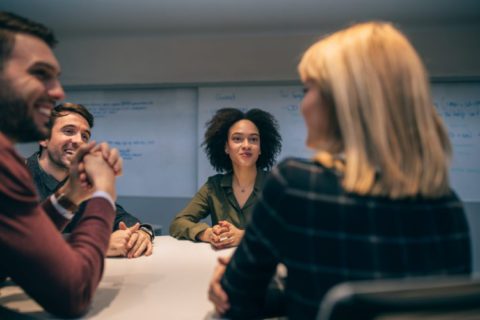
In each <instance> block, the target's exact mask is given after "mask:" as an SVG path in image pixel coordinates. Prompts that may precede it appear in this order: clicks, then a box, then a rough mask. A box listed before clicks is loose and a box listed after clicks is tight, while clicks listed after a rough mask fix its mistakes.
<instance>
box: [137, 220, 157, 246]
mask: <svg viewBox="0 0 480 320" xmlns="http://www.w3.org/2000/svg"><path fill="white" fill-rule="evenodd" d="M138 231H143V232H144V233H146V234H147V235H148V236H149V237H150V242H153V239H155V233H154V232H153V228H152V226H151V225H149V224H141V225H140V229H138Z"/></svg>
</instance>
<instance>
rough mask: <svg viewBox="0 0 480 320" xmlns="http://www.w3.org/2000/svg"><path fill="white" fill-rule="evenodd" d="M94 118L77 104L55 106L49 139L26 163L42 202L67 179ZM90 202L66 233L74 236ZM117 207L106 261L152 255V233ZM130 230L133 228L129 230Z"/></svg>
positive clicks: (77, 215)
mask: <svg viewBox="0 0 480 320" xmlns="http://www.w3.org/2000/svg"><path fill="white" fill-rule="evenodd" d="M93 123H94V118H93V115H92V114H91V113H90V112H89V111H88V109H87V108H86V107H85V106H83V105H81V104H76V103H70V102H64V103H62V104H59V105H58V106H56V107H55V108H54V109H53V111H52V115H51V118H50V128H51V130H50V135H49V137H48V139H46V140H42V141H40V150H39V152H36V153H34V154H33V155H32V156H30V157H29V158H28V159H27V167H28V169H29V170H30V172H31V173H32V176H33V181H34V182H35V186H36V187H37V190H38V193H39V194H40V198H41V199H46V198H47V197H48V196H50V195H51V194H52V193H54V192H55V190H56V189H57V188H58V187H59V186H60V185H62V184H63V181H64V180H65V178H66V177H67V176H68V170H69V168H70V163H71V160H72V158H73V156H74V154H75V152H76V150H77V149H78V148H79V147H80V146H82V145H84V144H86V143H88V141H89V140H90V136H91V129H92V128H93ZM87 204H88V202H84V203H82V204H81V206H80V209H79V210H78V212H76V213H75V216H74V218H73V219H72V221H71V222H70V223H69V224H68V226H67V227H66V228H65V229H64V230H63V232H64V233H71V232H72V230H73V229H75V227H76V226H77V224H78V222H79V221H80V219H81V218H82V216H83V212H84V210H85V207H86V205H87ZM115 205H116V212H117V215H116V217H115V223H114V229H113V233H112V234H111V236H110V243H109V245H108V250H107V257H115V256H125V257H128V258H137V257H140V256H141V255H142V254H143V255H145V256H149V255H151V254H152V250H153V246H152V240H153V238H154V233H153V229H152V227H151V226H150V225H148V224H142V225H140V221H139V220H138V219H137V218H136V217H134V216H132V215H130V214H129V213H128V212H127V211H125V209H123V207H122V206H120V205H118V204H115ZM127 226H130V227H127Z"/></svg>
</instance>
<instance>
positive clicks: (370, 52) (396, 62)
mask: <svg viewBox="0 0 480 320" xmlns="http://www.w3.org/2000/svg"><path fill="white" fill-rule="evenodd" d="M298 71H299V74H300V77H301V79H302V81H303V82H306V81H313V82H314V83H316V84H317V85H318V89H319V92H320V96H321V99H322V101H324V102H325V103H326V105H327V108H329V109H330V112H329V113H330V114H334V115H335V116H334V118H335V120H334V121H336V122H337V123H335V124H333V125H332V127H333V128H338V133H336V132H331V133H330V134H329V135H328V137H326V140H329V141H330V143H329V144H327V145H329V146H330V147H329V148H330V149H329V150H319V153H318V155H317V157H316V158H317V160H319V161H320V162H322V161H323V160H324V159H325V158H326V157H325V151H327V152H331V153H335V152H338V151H339V149H340V150H341V151H343V153H344V156H345V167H344V178H343V182H342V183H343V186H344V188H345V189H346V190H347V191H349V192H354V193H358V194H361V195H373V196H388V197H390V198H403V197H413V196H417V195H421V196H424V197H439V196H442V195H445V194H447V193H448V192H449V181H448V166H449V162H450V156H451V146H450V142H449V139H448V135H447V133H446V130H445V128H444V126H443V124H442V122H441V120H440V118H439V116H438V115H437V113H436V110H435V108H434V106H433V103H432V98H431V93H430V86H429V82H428V76H427V72H426V70H425V68H424V66H423V64H422V62H421V60H420V58H419V57H418V55H417V53H416V51H415V49H414V48H413V47H412V45H411V44H410V43H409V41H408V40H407V39H406V37H405V36H404V35H403V34H402V33H400V32H399V31H398V30H397V29H396V28H395V27H393V26H392V25H391V24H389V23H383V22H369V23H362V24H357V25H354V26H352V27H350V28H347V29H344V30H341V31H338V32H336V33H334V34H332V35H330V36H328V37H326V38H325V39H323V40H320V41H319V42H317V43H315V44H313V45H312V46H311V47H310V48H309V49H308V50H307V51H306V52H305V53H304V55H303V57H302V60H301V62H300V64H299V66H298Z"/></svg>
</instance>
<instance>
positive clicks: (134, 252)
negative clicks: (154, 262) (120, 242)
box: [128, 230, 152, 258]
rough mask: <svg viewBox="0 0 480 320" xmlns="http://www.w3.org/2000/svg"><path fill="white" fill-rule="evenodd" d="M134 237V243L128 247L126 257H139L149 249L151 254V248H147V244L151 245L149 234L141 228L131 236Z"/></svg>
mask: <svg viewBox="0 0 480 320" xmlns="http://www.w3.org/2000/svg"><path fill="white" fill-rule="evenodd" d="M134 237H136V240H135V245H134V246H133V247H132V248H131V249H129V252H128V258H137V257H140V256H141V255H142V254H143V253H146V252H147V251H150V254H151V251H152V250H151V248H150V250H148V249H149V245H150V246H151V244H152V243H151V241H150V236H149V235H148V234H147V233H145V232H144V231H142V230H139V231H137V232H135V233H134V234H133V235H132V237H131V238H134Z"/></svg>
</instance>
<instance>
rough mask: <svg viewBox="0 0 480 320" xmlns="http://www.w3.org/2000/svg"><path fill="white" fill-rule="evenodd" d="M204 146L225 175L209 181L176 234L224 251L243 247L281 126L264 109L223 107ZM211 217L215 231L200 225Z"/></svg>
mask: <svg viewBox="0 0 480 320" xmlns="http://www.w3.org/2000/svg"><path fill="white" fill-rule="evenodd" d="M202 145H203V146H204V148H205V152H206V154H207V157H208V160H209V161H210V164H211V165H212V167H213V168H214V169H215V170H216V171H217V172H220V173H218V174H216V175H214V176H211V177H209V178H208V180H207V182H206V183H205V184H204V185H203V186H202V187H201V188H200V190H199V191H198V192H197V194H196V195H195V196H194V197H193V199H192V201H190V203H189V204H188V205H187V207H186V208H185V209H183V210H182V211H181V212H180V213H178V214H177V216H176V217H175V219H174V220H173V221H172V223H171V225H170V235H172V236H173V237H175V238H178V239H189V240H192V241H203V242H209V243H211V244H212V245H213V246H214V247H215V248H218V249H220V248H227V247H233V246H237V245H238V244H239V243H240V240H241V239H242V238H243V233H244V228H245V224H246V222H247V221H248V220H249V218H250V215H251V212H252V209H253V206H254V205H255V203H256V202H257V200H258V197H259V195H260V191H261V189H262V185H263V181H264V180H265V177H266V175H267V172H268V170H269V169H270V168H271V167H272V166H273V165H274V163H275V158H276V156H277V155H278V154H279V153H280V149H281V137H280V134H279V133H278V123H277V121H276V120H275V118H274V117H273V116H272V115H271V114H270V113H268V112H266V111H263V110H260V109H251V110H249V111H247V112H242V111H240V110H238V109H234V108H224V109H220V110H218V111H217V112H216V113H215V115H214V116H213V118H212V119H211V120H210V121H209V122H207V131H206V132H205V140H204V142H203V144H202ZM208 215H210V216H211V219H212V226H211V227H210V226H209V225H208V224H206V223H204V222H200V220H202V219H204V218H206V217H207V216H208Z"/></svg>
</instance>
